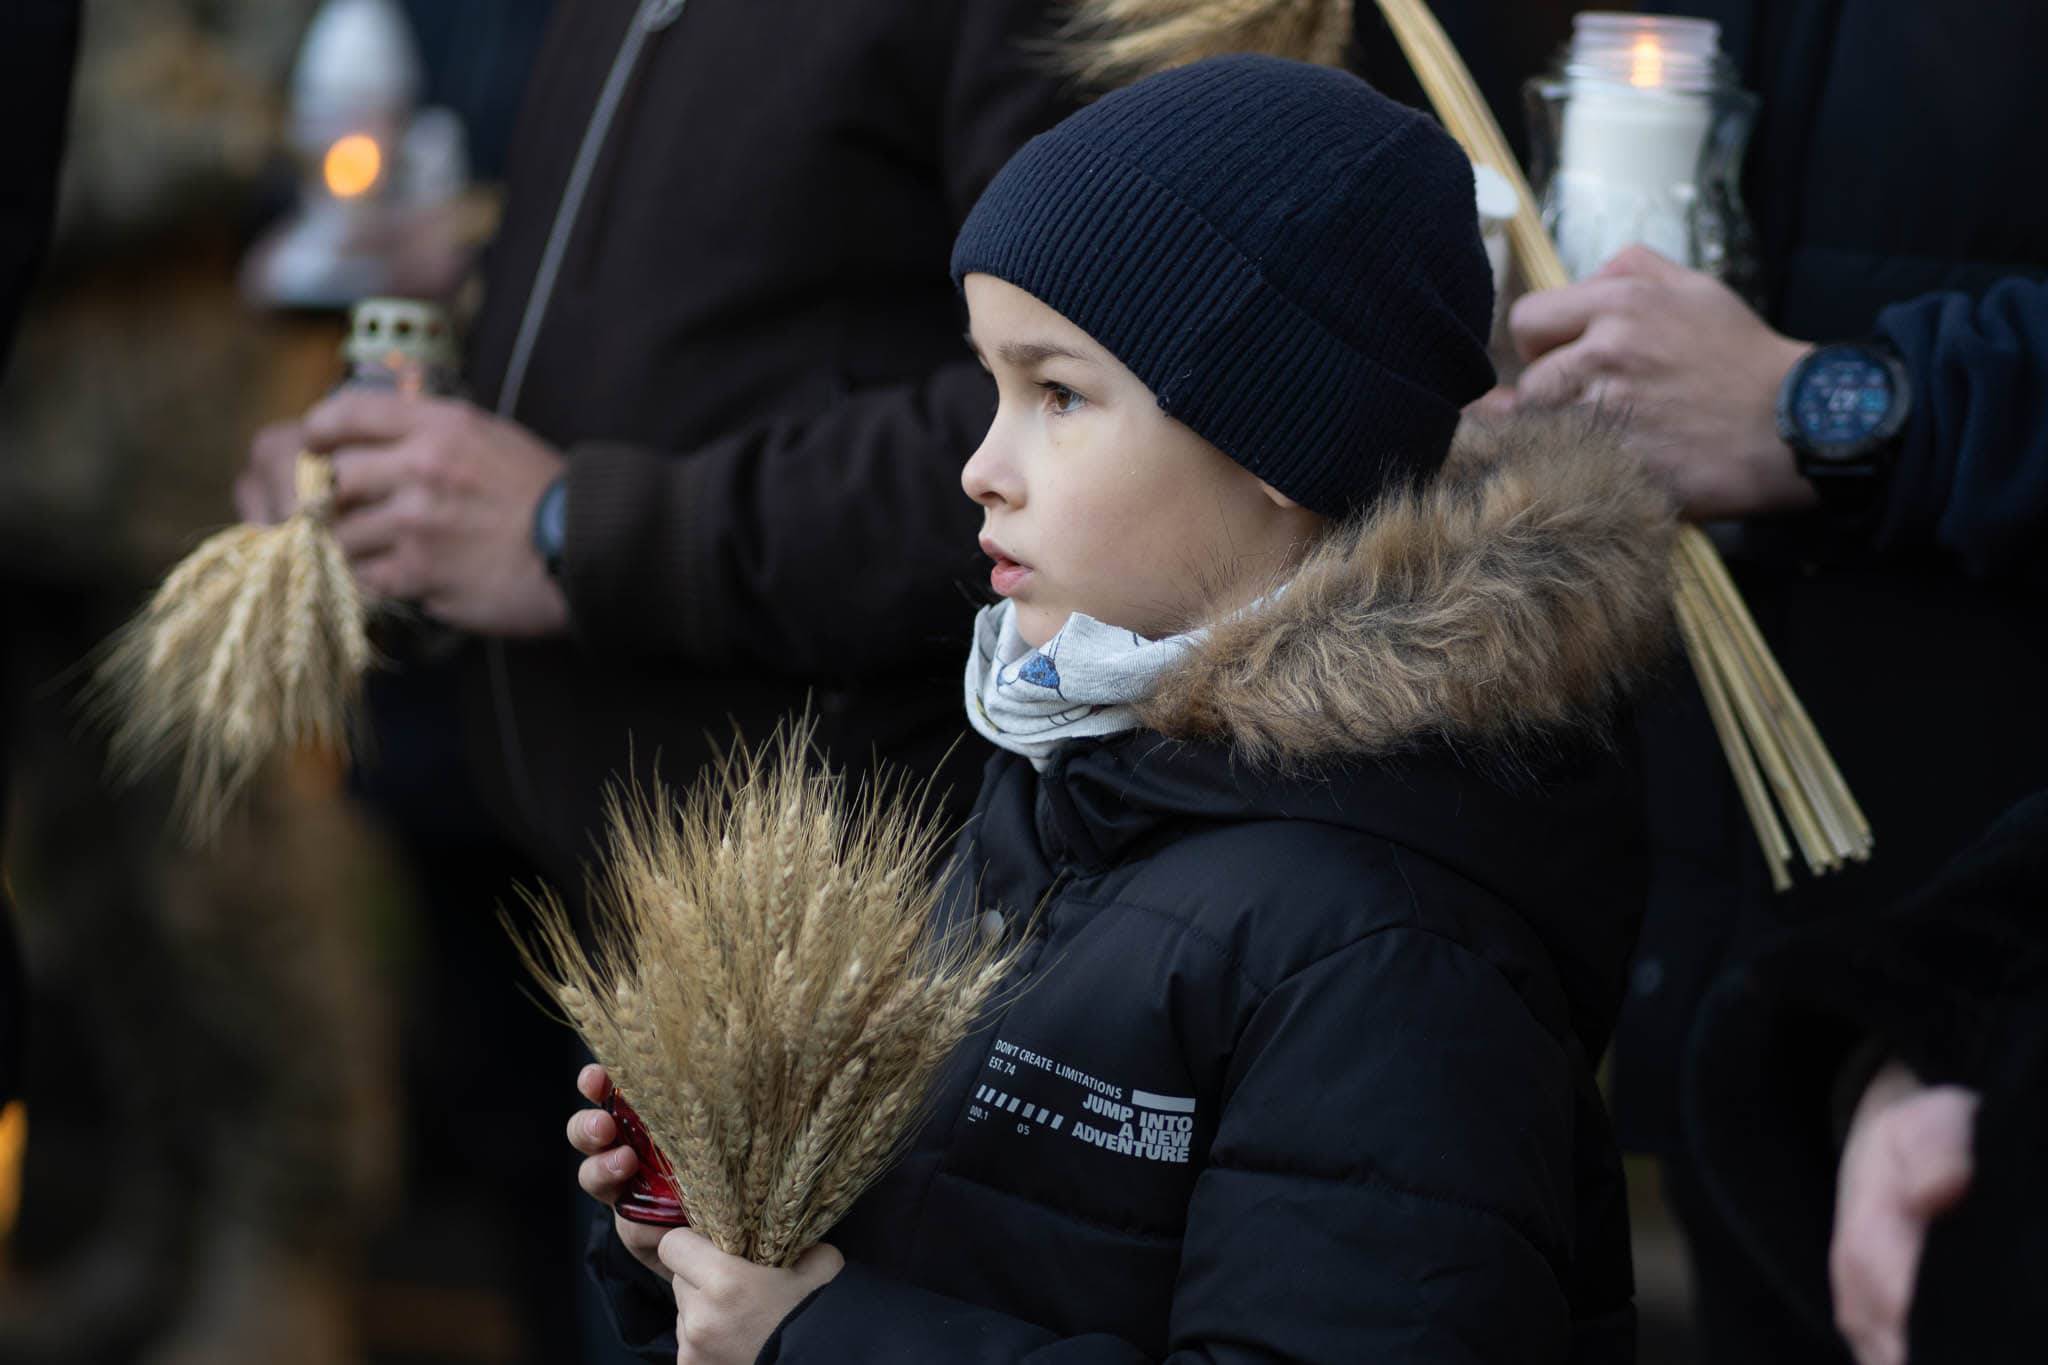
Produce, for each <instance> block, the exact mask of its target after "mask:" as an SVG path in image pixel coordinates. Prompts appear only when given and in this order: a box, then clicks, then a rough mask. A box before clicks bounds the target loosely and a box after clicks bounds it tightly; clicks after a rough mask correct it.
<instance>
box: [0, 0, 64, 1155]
mask: <svg viewBox="0 0 2048 1365" xmlns="http://www.w3.org/2000/svg"><path fill="white" fill-rule="evenodd" d="M77 55H78V3H77V0H16V3H14V4H10V5H9V6H8V7H7V9H6V10H5V11H4V12H0V128H5V129H7V147H8V153H7V155H6V156H5V157H4V158H0V374H5V373H6V370H7V357H8V354H9V352H10V351H11V350H12V348H13V345H14V328H15V324H16V322H17V321H18V320H19V319H20V317H21V310H22V306H23V304H25V303H26V302H27V299H28V289H29V281H30V280H31V279H32V278H33V277H34V275H35V271H36V266H37V265H38V264H39V263H40V262H41V260H42V257H43V251H44V248H45V247H46V246H48V244H49V240H50V222H51V219H52V218H53V217H54V216H55V214H56V209H57V166H58V164H59V162H60V160H61V157H62V151H63V146H64V125H65V120H66V117H67V116H68V115H69V113H70V111H71V70H72V65H73V63H74V61H75V60H76V58H77ZM12 653H13V618H12V614H11V613H10V612H8V611H7V610H6V608H5V607H4V606H0V1107H4V1106H5V1105H6V1104H7V1103H8V1101H10V1100H12V1099H13V1098H14V1097H15V1095H16V1093H17V1092H18V1091H19V1089H20V1086H21V1060H22V1058H21V1052H22V1041H23V1040H22V1033H23V1029H24V1028H25V1027H26V1023H27V1018H28V1015H27V992H26V985H25V983H24V981H23V978H22V970H21V945H20V940H19V938H18V937H17V936H16V933H15V928H14V910H13V907H12V905H11V904H10V903H9V889H8V886H7V882H6V873H5V866H6V865H5V861H4V859H5V852H6V847H7V756H8V752H9V750H10V748H11V747H12V746H11V745H10V743H9V740H10V737H11V734H12V731H13V728H14V716H15V709H16V708H15V698H14V697H13V696H12V695H8V694H7V693H6V691H5V690H4V689H6V688H7V686H8V683H9V680H10V679H11V678H12V676H13V672H12V670H11V669H8V668H6V667H5V666H4V661H5V660H6V659H7V658H9V657H11V656H12ZM11 1178H12V1174H11V1173H6V1172H0V1179H11Z"/></svg>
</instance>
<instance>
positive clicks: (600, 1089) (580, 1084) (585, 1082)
mask: <svg viewBox="0 0 2048 1365" xmlns="http://www.w3.org/2000/svg"><path fill="white" fill-rule="evenodd" d="M611 1087H612V1078H611V1077H610V1076H609V1075H607V1074H606V1073H605V1069H604V1068H603V1067H601V1066H599V1065H598V1064H597V1063H596V1062H592V1063H591V1064H590V1065H589V1066H586V1067H584V1068H583V1070H581V1071H579V1072H577V1073H576V1089H577V1091H578V1092H579V1093H580V1094H581V1095H582V1096H583V1098H584V1099H586V1100H589V1101H590V1102H591V1103H592V1104H603V1103H604V1097H605V1093H606V1092H607V1091H609V1090H610V1089H611Z"/></svg>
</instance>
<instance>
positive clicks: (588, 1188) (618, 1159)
mask: <svg viewBox="0 0 2048 1365" xmlns="http://www.w3.org/2000/svg"><path fill="white" fill-rule="evenodd" d="M639 1168H640V1162H639V1160H638V1158H636V1157H635V1156H634V1155H633V1149H632V1148H631V1147H614V1148H612V1150H610V1151H609V1152H606V1153H604V1154H603V1155H601V1156H593V1157H585V1158H584V1160H583V1164H582V1165H580V1166H578V1167H577V1168H576V1183H577V1184H578V1185H580V1186H582V1187H583V1192H584V1193H585V1194H587V1195H589V1196H590V1197H591V1198H592V1199H595V1200H596V1201H597V1202H598V1203H600V1204H616V1203H617V1202H618V1201H619V1196H620V1195H621V1194H622V1193H624V1192H625V1188H626V1182H627V1181H628V1180H631V1179H632V1178H633V1172H634V1171H636V1170H638V1169H639Z"/></svg>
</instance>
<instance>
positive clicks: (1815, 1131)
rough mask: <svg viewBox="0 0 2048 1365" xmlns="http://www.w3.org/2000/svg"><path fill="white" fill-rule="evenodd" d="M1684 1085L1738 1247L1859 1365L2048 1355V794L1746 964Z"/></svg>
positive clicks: (1712, 1017) (1707, 1022) (1719, 1004)
mask: <svg viewBox="0 0 2048 1365" xmlns="http://www.w3.org/2000/svg"><path fill="white" fill-rule="evenodd" d="M2038 524H2039V523H2037V525H2038ZM1873 1072H1874V1073H1875V1074H1874V1075H1873ZM1686 1099H1687V1122H1688V1127H1689V1129H1690V1131H1691V1133H1692V1135H1693V1142H1694V1145H1695V1147H1696V1148H1697V1150H1698V1153H1699V1158H1700V1161H1701V1165H1702V1167H1703V1169H1704V1170H1705V1172H1706V1175H1707V1177H1708V1180H1709V1183H1710V1184H1711V1186H1712V1187H1713V1190H1714V1192H1715V1193H1716V1194H1717V1195H1718V1196H1719V1197H1720V1198H1721V1200H1722V1201H1723V1203H1724V1205H1725V1206H1726V1208H1727V1209H1728V1210H1729V1212H1730V1215H1731V1217H1732V1220H1733V1223H1734V1226H1735V1227H1736V1229H1737V1230H1738V1231H1739V1233H1740V1234H1741V1235H1742V1239H1743V1243H1744V1245H1745V1246H1747V1247H1748V1248H1749V1249H1750V1251H1751V1252H1752V1254H1753V1255H1755V1256H1756V1258H1757V1260H1758V1262H1759V1264H1760V1265H1762V1266H1763V1267H1764V1268H1765V1270H1766V1271H1767V1273H1768V1274H1769V1275H1770V1277H1771V1280H1772V1283H1773V1284H1774V1285H1775V1286H1776V1287H1777V1288H1778V1289H1779V1290H1780V1291H1781V1292H1782V1293H1783V1294H1784V1296H1785V1298H1786V1300H1787V1302H1788V1303H1790V1304H1791V1305H1793V1306H1794V1308H1795V1309H1796V1310H1797V1311H1798V1312H1799V1313H1801V1315H1802V1316H1803V1317H1804V1318H1805V1319H1806V1320H1807V1321H1808V1322H1810V1323H1812V1324H1813V1325H1814V1328H1815V1330H1816V1331H1826V1330H1827V1329H1828V1326H1829V1324H1830V1322H1831V1321H1832V1322H1833V1323H1834V1324H1836V1325H1838V1326H1839V1327H1840V1329H1841V1330H1842V1331H1843V1332H1844V1333H1845V1334H1846V1335H1847V1337H1848V1339H1849V1342H1850V1344H1851V1345H1852V1346H1853V1347H1854V1348H1855V1351H1856V1355H1857V1359H1858V1360H1859V1362H1861V1365H1898V1362H1901V1361H1904V1360H1906V1359H1908V1358H1909V1357H1910V1358H1911V1359H1913V1360H1921V1361H1946V1360H1958V1361H1960V1360H1967V1361H1972V1362H1979V1361H1981V1362H2002V1361H2013V1362H2018V1361H2022V1360H2038V1359H2040V1358H2041V1353H2042V1348H2043V1342H2042V1333H2041V1327H2040V1314H2039V1307H2038V1302H2037V1297H2038V1294H2039V1290H2040V1287H2041V1285H2043V1284H2044V1283H2048V1178H2044V1176H2043V1174H2042V1166H2041V1154H2042V1153H2043V1152H2044V1151H2048V791H2044V792H2040V793H2037V794H2036V795H2034V796H2032V797H2030V798H2029V799H2028V800H2026V801H2024V802H2021V803H2020V804H2019V805H2017V806H2015V807H2014V808H2013V809H2012V810H2011V811H2010V812H2008V813H2007V814H2006V815H2005V816H2004V817H2003V818H2002V819H2001V820H2000V821H1999V822H1998V823H1997V824H1996V825H1995V826H1994V827H1993V828H1992V829H1991V830H1990V832H1989V833H1987V834H1986V835H1985V836H1984V838H1983V839H1982V840H1981V841H1980V842H1979V843H1978V844H1977V845H1976V846H1974V847H1973V848H1971V849H1970V850H1969V851H1968V852H1967V853H1965V854H1964V855H1963V856H1962V857H1960V858H1958V859H1957V860H1956V861H1955V862H1954V863H1953V864H1951V865H1950V866H1949V867H1948V868H1947V869H1946V870H1944V871H1943V873H1942V874H1941V875H1940V876H1939V877H1938V878H1937V879H1936V880H1935V881H1934V882H1933V883H1932V884H1930V885H1929V886H1927V887H1926V888H1925V889H1924V890H1922V891H1921V892H1920V893H1919V894H1917V895H1915V896H1914V897H1913V898H1911V899H1910V900H1908V901H1907V902H1905V903H1904V904H1902V905H1900V906H1899V907H1897V908H1896V909H1894V910H1892V911H1891V912H1889V913H1887V914H1883V915H1876V916H1870V917H1866V918H1862V919H1857V920H1848V921H1839V922H1835V923H1831V924H1827V925H1822V926H1814V927H1809V928H1806V929H1803V930H1800V931H1798V932H1795V933H1792V934H1789V935H1787V936H1786V937H1785V938H1784V939H1783V940H1782V941H1781V942H1779V943H1776V944H1774V945H1773V946H1772V947H1771V948H1769V949H1768V950H1766V951H1764V952H1762V953H1760V954H1759V955H1758V956H1756V957H1755V958H1754V959H1753V960H1752V961H1749V962H1747V963H1745V964H1743V965H1742V966H1741V967H1739V968H1737V969H1736V970H1734V971H1732V972H1731V973H1730V974H1729V975H1728V977H1727V978H1726V979H1724V980H1723V981H1722V982H1721V983H1720V984H1719V985H1718V986H1717V987H1716V988H1715V990H1714V991H1713V993H1712V994H1711V995H1709V997H1708V998H1707V1001H1706V1004H1705V1005H1704V1006H1703V1009H1702V1018H1701V1024H1700V1030H1699V1034H1698V1036H1697V1042H1696V1045H1695V1048H1694V1051H1693V1055H1692V1057H1691V1059H1690V1065H1689V1067H1688V1070H1687V1077H1686ZM1844 1115H1848V1119H1847V1122H1846V1124H1845V1123H1844V1122H1843V1117H1844ZM1838 1191H1839V1193H1838ZM1831 1247H1832V1251H1831Z"/></svg>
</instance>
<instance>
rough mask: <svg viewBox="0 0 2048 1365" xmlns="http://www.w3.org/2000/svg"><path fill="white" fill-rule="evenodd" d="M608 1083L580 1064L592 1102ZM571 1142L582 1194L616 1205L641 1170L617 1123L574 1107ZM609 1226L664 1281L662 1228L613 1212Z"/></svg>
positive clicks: (581, 1082) (581, 1086)
mask: <svg viewBox="0 0 2048 1365" xmlns="http://www.w3.org/2000/svg"><path fill="white" fill-rule="evenodd" d="M611 1083H612V1082H611V1077H609V1076H607V1075H606V1074H605V1070H604V1068H603V1067H601V1066H598V1065H596V1064H595V1063H592V1064H591V1065H589V1066H586V1067H584V1068H583V1070H582V1072H581V1073H580V1074H579V1075H578V1076H577V1077H576V1088H577V1090H579V1091H581V1092H582V1094H583V1098H584V1099H586V1100H589V1101H590V1102H591V1103H592V1104H603V1103H604V1097H605V1095H606V1093H607V1092H608V1091H609V1090H610V1089H611ZM569 1145H570V1146H571V1147H574V1148H575V1149H576V1150H577V1151H579V1152H581V1153H583V1157H584V1160H583V1164H582V1165H581V1166H580V1167H578V1168H577V1170H576V1183H577V1184H579V1185H581V1186H582V1187H583V1192H584V1193H585V1194H587V1195H589V1196H590V1197H591V1198H592V1199H595V1200H596V1201H597V1202H598V1203H600V1204H603V1205H605V1206H606V1207H607V1208H609V1207H611V1206H612V1205H615V1204H617V1203H618V1202H619V1196H620V1195H622V1194H624V1193H625V1192H626V1182H627V1181H628V1180H631V1179H632V1178H633V1173H634V1172H635V1171H637V1170H639V1169H640V1159H639V1158H638V1157H636V1156H634V1155H633V1149H632V1148H631V1147H628V1146H626V1145H625V1144H624V1143H623V1142H621V1141H620V1135H619V1125H618V1124H617V1123H616V1122H614V1121H613V1119H612V1116H611V1115H610V1114H607V1113H605V1111H604V1110H602V1109H579V1110H577V1111H576V1112H575V1113H574V1114H573V1115H571V1116H570V1118H569ZM612 1224H613V1226H614V1227H616V1228H617V1229H618V1233H619V1240H620V1241H621V1242H624V1243H625V1244H626V1250H628V1251H630V1252H632V1253H633V1257H634V1259H635V1260H637V1261H639V1262H640V1264H642V1265H644V1266H646V1267H647V1268H648V1269H649V1270H651V1271H653V1272H654V1273H655V1274H656V1275H659V1276H661V1277H662V1278H663V1279H667V1278H668V1275H669V1271H668V1268H667V1267H666V1266H664V1265H662V1263H661V1257H660V1256H659V1255H658V1254H656V1248H657V1247H659V1246H660V1245H661V1234H662V1233H663V1232H664V1231H665V1230H666V1229H663V1228H651V1227H648V1226H647V1225H646V1224H644V1223H636V1222H634V1221H633V1220H632V1219H630V1218H621V1217H619V1216H618V1215H617V1214H613V1215H612ZM763 1340H766V1338H763Z"/></svg>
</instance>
